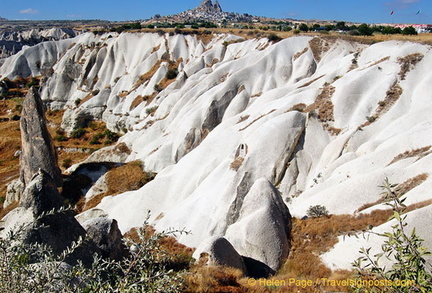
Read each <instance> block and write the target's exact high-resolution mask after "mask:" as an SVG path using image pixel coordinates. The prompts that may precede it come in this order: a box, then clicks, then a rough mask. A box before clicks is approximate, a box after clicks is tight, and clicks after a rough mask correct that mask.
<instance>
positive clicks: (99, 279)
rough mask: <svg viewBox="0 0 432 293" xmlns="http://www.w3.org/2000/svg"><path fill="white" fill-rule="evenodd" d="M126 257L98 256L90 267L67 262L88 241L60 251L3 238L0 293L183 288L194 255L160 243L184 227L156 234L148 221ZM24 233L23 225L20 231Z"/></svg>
mask: <svg viewBox="0 0 432 293" xmlns="http://www.w3.org/2000/svg"><path fill="white" fill-rule="evenodd" d="M144 225H145V226H144V228H141V229H139V230H138V231H137V237H135V238H134V240H131V239H126V240H125V242H126V244H127V246H128V247H129V248H130V253H129V255H128V257H125V258H124V259H123V260H122V261H115V260H112V259H103V258H101V256H99V255H97V254H95V255H94V261H93V264H92V265H91V267H86V266H84V265H83V264H82V263H81V262H78V264H77V265H75V266H70V265H69V264H67V263H66V262H65V260H66V259H67V257H68V256H69V255H70V254H72V253H73V252H74V250H75V249H77V248H78V247H79V246H80V245H81V244H82V243H83V242H84V241H86V240H83V239H80V240H79V241H78V242H77V243H73V244H72V246H71V247H70V248H68V249H67V250H65V251H64V252H63V253H61V254H60V255H55V254H54V253H53V251H52V249H51V248H50V247H49V246H47V245H42V244H26V243H23V241H22V239H21V238H22V236H21V235H20V233H13V232H11V233H8V235H7V236H6V237H5V238H0V293H3V292H5V293H6V292H8V293H10V292H14V293H15V292H20V293H21V292H182V290H183V289H184V286H185V285H184V282H185V281H184V275H185V271H186V270H187V269H188V268H189V265H190V259H189V258H184V257H182V256H179V255H174V254H173V253H169V252H167V250H166V249H165V248H164V247H163V245H162V242H163V240H164V239H167V237H169V236H173V235H176V234H182V233H186V232H185V231H183V230H181V231H174V230H173V231H168V232H160V233H157V232H153V231H151V230H150V229H149V226H148V223H147V221H146V222H145V223H144ZM20 230H21V231H22V230H23V229H20Z"/></svg>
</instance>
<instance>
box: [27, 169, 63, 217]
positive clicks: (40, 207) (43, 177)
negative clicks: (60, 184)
mask: <svg viewBox="0 0 432 293" xmlns="http://www.w3.org/2000/svg"><path fill="white" fill-rule="evenodd" d="M20 206H22V207H24V208H26V209H31V210H32V212H33V215H34V216H35V217H39V216H41V215H42V214H43V213H47V212H49V211H53V210H59V209H61V208H62V207H63V206H64V198H63V197H62V196H61V195H60V193H59V192H58V190H57V186H56V185H55V183H54V181H53V179H52V177H51V176H50V175H49V174H48V173H46V172H45V171H43V170H42V169H39V170H38V172H36V173H35V174H34V176H33V177H32V178H31V180H30V181H29V182H28V183H27V186H26V188H25V189H24V192H23V194H22V197H21V202H20Z"/></svg>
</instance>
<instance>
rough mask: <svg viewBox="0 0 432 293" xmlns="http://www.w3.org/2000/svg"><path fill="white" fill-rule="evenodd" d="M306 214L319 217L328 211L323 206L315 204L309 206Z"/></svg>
mask: <svg viewBox="0 0 432 293" xmlns="http://www.w3.org/2000/svg"><path fill="white" fill-rule="evenodd" d="M306 214H307V216H308V217H312V218H319V217H326V216H328V214H329V212H328V210H327V208H326V207H325V206H322V205H315V206H310V207H309V209H308V210H307V212H306Z"/></svg>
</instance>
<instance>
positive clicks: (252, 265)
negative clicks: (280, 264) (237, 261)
mask: <svg viewBox="0 0 432 293" xmlns="http://www.w3.org/2000/svg"><path fill="white" fill-rule="evenodd" d="M242 258H243V262H244V264H245V266H246V269H247V274H248V277H250V278H255V279H260V278H268V277H270V276H272V275H274V274H275V271H274V270H272V269H271V268H270V267H269V266H268V265H266V264H265V263H263V262H260V261H259V260H256V259H253V258H250V257H247V256H242Z"/></svg>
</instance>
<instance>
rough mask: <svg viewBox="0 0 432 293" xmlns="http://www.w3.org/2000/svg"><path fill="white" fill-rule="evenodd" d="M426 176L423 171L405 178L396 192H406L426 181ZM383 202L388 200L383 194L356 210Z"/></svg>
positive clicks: (402, 193)
mask: <svg viewBox="0 0 432 293" xmlns="http://www.w3.org/2000/svg"><path fill="white" fill-rule="evenodd" d="M428 177H429V175H428V174H426V173H423V174H420V175H417V176H415V177H413V178H410V179H408V180H406V181H405V182H403V183H401V184H399V185H398V187H397V191H398V194H400V195H404V194H406V193H408V192H409V191H410V190H412V189H414V188H415V187H417V186H419V185H420V184H422V183H423V182H424V181H426V179H427V178H428ZM384 202H388V200H386V199H385V197H384V196H383V197H381V198H380V199H378V200H377V201H375V202H371V203H367V204H364V205H362V206H361V207H360V208H358V210H357V212H361V211H364V210H365V209H368V208H370V207H373V206H375V205H378V204H382V203H384Z"/></svg>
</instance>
